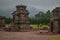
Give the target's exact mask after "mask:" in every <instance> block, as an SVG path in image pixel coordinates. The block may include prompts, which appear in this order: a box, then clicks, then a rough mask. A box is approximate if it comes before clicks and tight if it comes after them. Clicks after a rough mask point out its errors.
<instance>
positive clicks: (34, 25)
mask: <svg viewBox="0 0 60 40" xmlns="http://www.w3.org/2000/svg"><path fill="white" fill-rule="evenodd" d="M30 26H31V27H32V28H38V25H37V24H30ZM9 27H10V24H6V28H9ZM43 27H48V25H42V24H40V25H39V28H43Z"/></svg>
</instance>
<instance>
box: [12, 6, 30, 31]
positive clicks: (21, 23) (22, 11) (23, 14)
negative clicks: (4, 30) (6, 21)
mask: <svg viewBox="0 0 60 40" xmlns="http://www.w3.org/2000/svg"><path fill="white" fill-rule="evenodd" d="M12 15H13V21H12V25H11V31H22V30H23V31H25V30H28V29H30V26H29V21H28V20H29V19H28V18H29V16H28V15H29V12H28V10H27V9H26V6H25V5H17V6H16V11H14V12H13V13H12Z"/></svg>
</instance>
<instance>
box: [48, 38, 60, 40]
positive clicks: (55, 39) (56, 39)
mask: <svg viewBox="0 0 60 40" xmlns="http://www.w3.org/2000/svg"><path fill="white" fill-rule="evenodd" d="M48 40H60V38H49V39H48Z"/></svg>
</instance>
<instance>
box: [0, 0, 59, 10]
mask: <svg viewBox="0 0 60 40" xmlns="http://www.w3.org/2000/svg"><path fill="white" fill-rule="evenodd" d="M21 3H22V4H24V5H26V6H27V7H28V8H29V7H34V8H36V9H38V10H40V9H42V10H52V9H54V8H55V7H59V6H60V0H0V10H3V11H5V10H8V9H13V8H15V7H16V5H18V4H21Z"/></svg>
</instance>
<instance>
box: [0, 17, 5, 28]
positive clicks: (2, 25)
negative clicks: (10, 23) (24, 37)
mask: <svg viewBox="0 0 60 40" xmlns="http://www.w3.org/2000/svg"><path fill="white" fill-rule="evenodd" d="M0 28H5V17H4V16H0Z"/></svg>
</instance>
